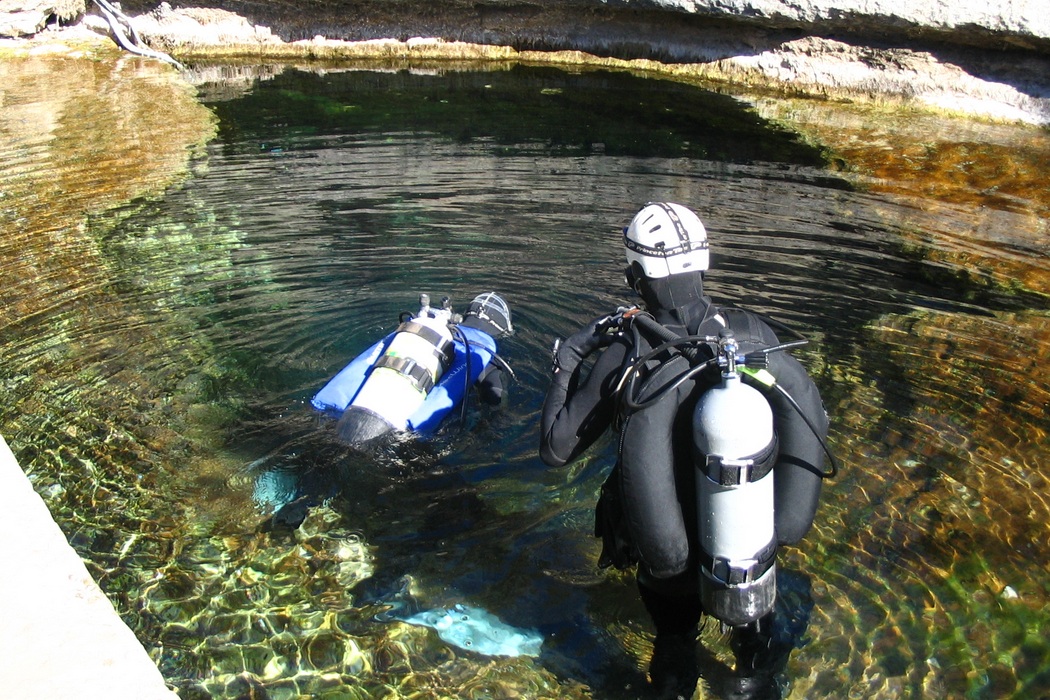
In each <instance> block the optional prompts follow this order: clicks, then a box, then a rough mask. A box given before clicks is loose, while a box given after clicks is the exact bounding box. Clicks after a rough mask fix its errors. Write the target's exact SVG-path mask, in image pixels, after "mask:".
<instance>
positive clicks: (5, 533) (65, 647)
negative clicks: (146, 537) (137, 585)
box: [0, 436, 178, 700]
mask: <svg viewBox="0 0 1050 700" xmlns="http://www.w3.org/2000/svg"><path fill="white" fill-rule="evenodd" d="M0 562H3V573H2V574H0V605H2V606H3V614H2V615H0V619H2V620H3V622H2V625H0V696H3V697H5V698H18V699H19V700H36V699H37V698H39V699H40V700H65V699H66V698H76V699H77V700H88V699H90V700H94V699H95V698H99V699H102V698H105V700H154V699H156V700H177V698H178V696H177V695H176V694H175V693H174V692H173V691H172V690H171V689H169V688H168V686H167V685H166V684H165V682H164V678H163V677H162V676H161V674H160V671H159V670H158V669H157V666H156V664H155V663H154V662H153V660H152V659H151V658H150V657H149V655H148V654H147V653H146V650H145V649H144V648H143V647H142V645H141V644H140V643H139V641H138V639H137V638H136V637H135V634H134V633H133V632H132V631H131V629H130V628H129V627H128V626H127V625H125V624H124V621H123V620H121V619H120V616H119V615H118V614H117V612H116V610H115V609H114V608H113V605H112V604H111V603H110V602H109V600H108V599H107V598H106V596H105V594H104V593H103V592H102V590H101V589H100V588H99V587H98V584H97V583H96V582H95V581H94V580H93V579H92V578H91V575H90V574H89V573H88V571H87V568H86V567H85V566H84V562H83V561H81V559H80V557H79V556H78V555H77V553H76V552H75V551H74V550H73V548H72V547H70V546H69V543H68V541H67V540H66V537H65V535H64V534H63V533H62V530H61V529H60V528H59V527H58V525H57V524H56V523H55V521H54V520H53V519H52V517H51V513H50V511H48V509H47V506H46V504H45V503H44V501H43V499H41V498H40V496H39V495H38V494H37V493H36V491H34V490H33V486H32V484H31V483H30V482H29V479H28V478H27V477H26V475H25V473H24V472H23V471H22V469H21V467H19V466H18V463H17V461H16V460H15V456H14V455H13V454H12V453H11V449H10V447H8V445H7V442H6V441H5V440H4V439H3V437H2V436H0Z"/></svg>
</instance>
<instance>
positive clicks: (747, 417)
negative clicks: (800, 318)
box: [693, 331, 777, 627]
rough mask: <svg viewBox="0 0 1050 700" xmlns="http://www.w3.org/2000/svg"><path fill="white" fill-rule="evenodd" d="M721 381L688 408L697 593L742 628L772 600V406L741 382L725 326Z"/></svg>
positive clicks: (722, 616) (733, 346) (710, 609)
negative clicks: (693, 472) (697, 553)
mask: <svg viewBox="0 0 1050 700" xmlns="http://www.w3.org/2000/svg"><path fill="white" fill-rule="evenodd" d="M719 352H720V363H721V364H722V370H723V371H722V381H721V384H720V385H718V386H715V387H713V388H711V389H710V390H708V391H707V392H705V393H704V394H703V395H702V396H701V397H700V399H699V401H698V402H697V405H696V408H695V410H694V412H693V444H694V457H695V465H696V469H697V474H696V499H697V520H698V522H697V526H698V529H699V542H700V547H701V562H700V598H701V602H702V604H703V607H704V610H705V611H706V612H707V613H709V614H710V615H713V616H714V617H716V618H717V619H719V620H721V621H722V622H723V623H725V624H727V625H731V626H734V627H736V626H742V625H746V624H749V623H752V622H754V621H756V620H758V619H759V618H761V617H762V616H764V615H765V614H766V613H768V612H769V611H771V610H772V609H773V604H774V602H775V601H776V550H777V542H776V531H775V525H774V519H773V473H772V467H773V463H774V462H775V461H776V452H777V443H776V434H775V432H774V429H773V411H772V409H771V408H770V406H769V402H768V401H767V400H766V398H765V397H764V396H763V395H762V393H761V392H760V391H758V390H757V389H755V388H754V387H751V386H748V385H747V384H744V383H743V382H742V381H741V377H740V372H739V371H738V369H737V366H736V363H737V362H738V361H740V360H743V359H744V358H743V357H739V356H738V355H737V345H736V342H735V340H734V339H733V336H732V332H731V331H725V332H723V334H722V336H720V338H719Z"/></svg>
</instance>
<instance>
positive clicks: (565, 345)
mask: <svg viewBox="0 0 1050 700" xmlns="http://www.w3.org/2000/svg"><path fill="white" fill-rule="evenodd" d="M615 325H616V322H615V319H614V317H613V316H608V315H606V316H600V317H599V318H596V319H594V320H593V321H591V322H590V323H588V324H587V325H586V326H584V327H583V328H581V329H580V330H578V331H576V332H575V333H573V334H572V335H570V336H569V337H568V338H566V339H565V340H561V339H560V338H559V339H557V340H555V341H554V347H553V348H552V349H551V355H552V356H553V360H554V367H553V370H554V372H558V371H559V370H566V371H570V372H571V371H572V370H574V369H576V367H577V366H578V365H579V364H580V363H581V362H583V359H584V358H585V357H587V356H588V355H590V354H591V353H592V352H594V351H595V350H597V349H598V348H601V347H604V346H606V345H609V344H610V343H611V342H612V341H613V338H614V336H613V334H611V333H607V332H606V331H608V330H609V329H610V328H613V327H614V326H615Z"/></svg>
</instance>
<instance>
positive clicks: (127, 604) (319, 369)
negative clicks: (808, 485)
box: [0, 68, 1050, 699]
mask: <svg viewBox="0 0 1050 700" xmlns="http://www.w3.org/2000/svg"><path fill="white" fill-rule="evenodd" d="M201 90H202V95H203V98H204V99H205V101H206V103H207V104H208V105H209V106H210V108H211V109H213V110H214V111H215V113H216V115H217V116H218V118H219V136H218V138H217V139H216V140H215V141H214V142H213V143H212V144H211V145H210V147H209V148H208V153H207V156H206V158H204V159H202V160H201V161H200V162H198V163H197V164H196V166H195V171H194V175H193V177H191V178H190V179H189V180H187V181H186V182H185V183H183V184H181V185H180V186H177V187H173V188H172V189H170V190H169V191H168V192H167V193H166V194H165V196H164V197H163V198H160V199H157V200H151V201H136V202H133V203H132V204H129V205H127V206H125V207H122V208H119V209H117V210H114V211H111V212H108V213H106V214H104V215H99V216H96V217H93V218H92V219H91V220H90V222H89V230H88V231H87V234H88V235H89V236H90V237H91V238H92V239H93V240H94V241H95V242H96V244H97V250H98V255H99V258H98V260H97V261H95V262H93V263H92V264H95V265H98V266H99V268H100V269H102V270H103V273H102V277H103V281H102V282H100V283H98V284H94V283H93V284H91V285H78V284H77V282H76V278H74V281H73V282H71V283H70V286H69V288H68V290H67V292H68V298H67V299H63V300H62V301H61V302H60V303H56V304H55V305H54V306H53V307H51V308H46V309H43V310H41V311H40V312H39V313H37V314H35V315H32V316H29V317H27V318H26V319H24V320H23V321H21V322H19V323H18V324H16V325H15V326H14V327H9V328H8V329H6V330H5V334H4V338H3V341H2V346H3V360H2V361H0V377H2V378H3V380H4V382H5V386H6V392H7V393H8V394H9V395H10V396H12V397H13V400H12V401H10V402H9V403H8V405H7V406H6V410H5V411H3V412H2V413H0V432H2V433H3V434H4V436H5V437H6V438H7V439H8V441H9V442H10V443H11V444H12V447H13V448H14V450H15V453H16V455H17V456H18V458H19V461H20V462H21V464H22V465H23V467H24V468H25V469H26V470H27V472H29V473H30V474H31V478H32V479H33V480H34V483H35V486H36V488H37V489H38V491H40V492H41V493H42V494H43V495H44V496H45V498H46V499H47V500H48V504H49V506H50V507H51V508H52V511H53V512H54V513H55V515H56V519H58V520H59V522H60V523H62V524H63V527H64V529H65V530H66V532H67V534H69V535H70V538H71V541H72V542H73V544H74V546H75V547H77V549H78V551H79V552H80V553H81V554H82V555H83V556H84V557H85V558H86V559H88V560H89V562H90V564H89V566H90V567H91V568H92V573H93V574H95V575H96V577H98V578H99V580H100V582H101V583H102V585H103V588H104V589H105V590H106V591H107V593H109V595H110V596H111V597H112V598H113V599H114V600H115V601H116V602H117V604H118V607H119V609H120V610H121V612H122V614H123V615H124V617H125V619H126V620H128V622H129V624H131V625H132V627H133V628H134V629H135V630H136V632H137V633H138V634H139V636H140V639H142V640H143V641H144V643H146V645H147V648H149V649H150V651H151V653H152V654H153V656H154V658H155V659H156V660H157V661H158V664H159V666H160V668H161V669H162V671H163V672H164V675H165V677H166V678H167V679H168V681H169V682H170V683H172V684H173V685H175V686H176V687H177V688H178V689H179V692H180V694H181V696H182V697H183V698H184V699H186V698H198V697H217V698H234V697H247V696H248V695H247V693H248V692H249V691H248V689H249V688H251V687H255V688H256V691H255V692H257V693H259V692H261V690H260V689H265V692H266V693H267V697H271V698H292V697H304V696H309V697H319V698H336V697H339V698H344V697H346V698H351V697H353V698H356V697H362V698H363V697H478V698H481V697H486V698H487V697H511V696H516V697H588V696H591V697H596V698H605V697H608V698H622V697H639V696H644V686H645V680H644V672H645V667H646V664H647V663H648V656H649V653H650V649H651V647H650V643H651V640H650V634H651V629H650V627H649V622H648V619H647V617H646V615H645V613H644V611H643V609H642V607H641V604H640V602H639V601H638V600H637V595H636V592H635V590H634V586H633V582H632V580H631V578H630V576H626V575H620V574H616V573H615V572H609V571H598V570H597V569H596V568H595V561H596V559H597V554H598V543H597V541H596V540H594V539H593V538H592V537H591V536H590V533H591V527H592V511H593V505H594V500H595V497H596V492H597V489H598V487H599V486H600V484H601V482H602V480H603V479H604V476H605V474H606V473H607V471H608V468H609V467H610V466H611V455H612V454H613V450H612V445H611V444H608V443H607V444H604V445H602V446H600V448H599V449H596V450H595V451H594V453H593V454H591V455H588V456H587V457H585V458H584V459H582V460H580V462H578V463H577V464H575V465H572V466H571V467H569V468H566V469H563V470H553V469H549V468H546V467H545V466H544V465H543V464H542V463H541V462H540V460H539V458H538V455H537V452H536V450H537V446H538V433H537V422H538V414H539V410H540V407H541V404H542V401H543V395H544V392H545V389H546V386H547V377H548V372H549V347H550V344H551V341H552V340H553V338H554V337H556V336H559V335H561V336H564V335H568V334H569V333H571V332H572V331H573V330H575V329H576V328H577V327H579V326H580V325H581V324H583V323H585V322H586V321H588V320H590V319H591V318H593V317H594V316H597V315H600V314H603V313H606V312H608V311H611V310H613V309H615V308H616V307H617V306H618V305H622V304H625V303H628V302H632V301H633V299H632V297H631V296H630V294H629V290H628V289H627V288H626V286H625V285H624V284H623V277H622V268H623V262H622V260H623V254H622V250H621V248H620V245H619V232H620V229H621V227H622V226H624V225H625V224H626V223H627V222H628V221H629V220H630V218H631V216H632V215H633V213H634V212H635V211H636V210H637V209H638V208H639V207H640V206H641V205H642V204H644V203H645V202H647V201H650V200H670V201H677V202H680V203H683V204H686V205H688V206H690V207H691V208H693V209H694V210H695V211H696V212H697V213H698V214H699V215H700V217H701V218H702V219H703V220H704V221H705V223H706V224H707V227H708V230H709V236H710V239H711V247H712V270H711V272H710V273H709V276H708V282H707V285H708V291H709V293H710V294H711V295H712V296H713V297H714V298H715V299H716V300H717V301H722V302H729V303H733V304H738V305H741V306H745V307H748V308H751V309H754V310H757V311H761V312H763V313H767V314H769V315H771V316H773V317H775V318H777V319H779V320H781V321H784V322H786V323H789V324H791V325H792V326H794V327H795V328H796V329H798V330H799V331H801V332H803V333H804V334H806V335H807V336H808V337H809V338H810V339H811V341H812V342H811V344H810V345H809V346H808V347H807V348H805V349H803V350H801V351H798V352H796V356H798V357H799V358H800V359H801V360H802V361H803V362H804V364H806V366H807V367H808V368H809V369H810V371H811V373H812V374H813V375H814V377H815V379H816V380H817V382H818V384H819V386H820V388H821V392H822V394H823V396H824V399H825V403H826V405H827V408H828V410H829V414H830V415H831V419H832V436H831V443H832V447H833V449H834V450H835V452H836V454H837V456H838V458H839V460H840V461H841V464H842V472H841V474H840V476H839V477H838V478H837V479H836V480H834V481H830V482H828V483H827V484H826V485H825V492H824V497H823V502H822V505H821V509H820V511H819V512H818V515H817V521H816V524H815V526H814V528H813V530H812V531H811V533H810V535H809V536H808V537H807V538H806V540H804V541H803V542H802V543H801V544H800V546H798V547H796V548H790V549H785V550H783V551H782V552H781V554H780V559H779V563H780V567H781V571H782V582H781V603H780V607H779V608H778V611H779V613H780V626H779V627H778V631H779V632H778V633H779V634H781V635H782V637H783V638H784V639H785V640H786V644H787V645H788V646H790V647H791V655H790V658H787V659H784V658H780V659H778V660H775V662H771V663H770V665H769V667H767V668H764V669H760V670H759V672H758V673H757V674H756V675H757V677H758V678H759V680H758V681H756V683H755V684H754V685H755V686H756V687H757V688H758V690H755V691H754V692H752V693H751V696H752V697H769V696H770V695H771V693H773V692H774V691H773V689H774V688H775V689H777V691H776V692H780V693H783V694H784V695H787V696H790V697H807V698H814V697H834V698H838V697H845V696H848V697H858V698H861V697H887V698H889V697H894V698H896V697H934V696H936V697H967V698H970V697H972V698H984V697H1040V696H1041V695H1042V694H1045V693H1047V692H1050V643H1048V642H1047V637H1046V634H1045V630H1046V626H1047V623H1048V621H1050V612H1048V610H1050V606H1048V592H1050V589H1048V585H1047V573H1048V572H1047V563H1046V562H1047V561H1048V559H1050V537H1048V535H1050V525H1048V522H1050V503H1048V502H1047V498H1046V495H1045V492H1046V457H1047V454H1048V452H1047V429H1048V427H1050V419H1047V417H1046V412H1045V409H1046V405H1047V403H1046V402H1047V388H1046V385H1047V382H1046V371H1045V367H1044V366H1043V358H1045V357H1046V356H1047V351H1048V349H1050V332H1048V330H1047V329H1048V324H1047V302H1046V299H1045V298H1044V297H1041V296H1039V295H1038V294H1035V293H1033V292H1029V291H1026V290H1024V289H1006V288H1003V287H1001V286H997V285H994V284H989V283H987V281H986V280H983V279H975V278H974V276H973V275H969V274H964V273H963V272H962V271H961V270H959V269H957V268H953V267H952V265H951V264H950V263H945V262H943V261H942V260H941V259H940V258H933V257H931V256H928V255H925V254H923V253H922V251H920V250H917V249H916V246H915V244H914V242H913V241H914V240H915V237H916V235H915V234H916V230H918V231H919V233H922V232H923V231H924V230H925V229H924V227H932V226H936V227H943V228H944V229H951V228H952V226H953V225H954V224H955V223H959V222H962V223H966V222H967V219H968V217H969V218H972V217H973V216H974V214H973V212H972V211H969V210H967V209H966V208H964V207H959V208H958V209H956V210H954V214H951V215H954V216H957V217H959V222H953V221H952V219H951V215H947V216H945V215H942V216H939V217H938V218H937V220H936V222H935V223H933V222H932V221H931V218H930V217H928V216H926V215H925V214H924V213H923V210H922V208H921V207H916V208H915V209H914V210H913V209H912V207H913V206H914V204H910V203H902V202H901V201H899V200H895V199H893V198H890V197H888V196H885V195H880V194H878V193H877V192H872V191H867V190H866V189H865V188H863V187H857V186H856V182H855V181H853V180H847V179H846V178H845V177H844V176H841V175H839V174H837V173H836V172H834V171H833V170H831V169H829V167H828V164H829V162H828V161H829V155H828V154H826V153H824V152H822V151H820V150H817V149H815V148H814V147H812V146H810V145H807V144H806V143H805V142H803V141H802V140H800V139H799V138H797V137H796V136H795V135H793V134H790V133H788V132H785V131H783V130H780V129H778V128H776V127H775V126H773V125H772V124H770V123H768V122H765V121H763V120H762V119H761V118H760V117H758V116H757V114H756V113H755V112H753V111H751V110H749V109H747V106H746V105H745V104H744V103H742V102H740V101H737V100H735V99H733V98H731V97H728V96H725V95H719V94H716V93H713V92H708V91H705V90H701V89H698V88H695V87H689V86H684V85H680V84H675V83H670V82H663V81H659V80H645V79H642V78H638V77H632V76H628V75H624V74H614V73H607V72H583V73H579V74H574V73H567V72H563V71H560V70H553V69H535V68H532V69H527V68H515V69H512V70H504V71H489V72H466V71H458V72H457V71H450V72H442V71H407V70H401V71H378V70H357V71H346V72H338V71H333V72H330V73H327V74H324V75H321V74H316V73H305V72H298V71H294V70H289V71H287V72H284V73H282V74H280V75H277V76H276V77H273V78H271V79H269V80H265V81H260V82H258V83H257V84H255V85H254V86H253V88H252V89H251V90H249V91H246V92H244V94H234V93H233V92H231V91H230V90H229V89H224V88H221V86H207V85H205V86H202V88H201ZM1002 225H1003V226H1004V228H1008V227H1009V221H1006V222H1004V223H1003V224H1002ZM25 245H26V246H28V247H29V248H30V255H29V257H30V258H32V255H33V254H35V255H37V256H40V257H43V255H44V254H43V252H41V251H35V253H34V252H33V251H32V250H31V246H32V245H33V244H32V243H31V242H29V243H26V244H25ZM1012 252H1013V254H1014V255H1015V256H1016V257H1018V258H1020V264H1022V265H1027V266H1028V267H1030V268H1032V269H1034V270H1037V271H1040V272H1039V274H1042V273H1043V272H1045V271H1046V270H1045V268H1046V261H1045V255H1044V254H1043V253H1042V251H1038V250H1015V251H1012ZM26 258H27V255H26V253H24V252H19V251H16V250H15V249H14V248H13V247H9V248H8V249H7V250H4V251H3V258H2V264H3V266H4V268H5V274H7V273H8V272H10V273H11V274H15V273H17V274H25V272H24V270H23V268H20V267H19V266H20V265H24V261H25V260H26ZM19 261H22V262H19ZM39 274H41V275H46V274H50V273H48V272H47V271H39ZM487 290H496V291H498V292H500V293H501V294H502V295H503V296H504V297H505V298H506V299H507V300H508V301H509V302H510V305H511V308H512V310H513V313H514V325H515V326H516V328H517V333H516V334H515V335H514V336H513V337H511V338H509V339H506V340H504V341H502V342H501V345H500V354H501V356H503V357H504V358H505V359H506V360H507V361H508V362H509V363H510V364H511V366H512V367H513V368H514V371H515V373H516V376H517V380H516V382H515V383H514V385H513V386H512V389H511V392H510V396H509V399H508V400H507V402H506V404H505V405H504V406H503V407H502V408H501V409H500V410H484V409H482V408H481V407H479V406H478V405H476V403H475V404H471V405H470V406H469V410H468V412H467V414H466V416H465V418H464V420H463V421H459V420H454V421H450V422H449V424H447V425H446V426H445V428H444V429H443V430H442V431H441V432H440V433H439V434H438V435H437V436H435V437H434V438H432V439H429V440H424V441H408V442H406V443H404V444H396V445H390V446H387V447H386V448H384V449H383V450H381V451H380V452H379V453H378V454H362V453H359V452H356V451H353V450H349V449H346V448H344V447H342V446H341V445H339V444H338V443H337V442H336V441H335V440H334V438H333V432H332V426H331V423H330V422H325V421H319V420H318V417H317V416H316V415H315V414H314V412H313V411H312V410H311V408H310V406H309V399H310V397H311V396H312V395H313V393H314V392H316V391H317V389H318V388H320V387H321V386H322V385H323V384H324V382H325V381H327V379H328V378H329V377H331V376H332V375H333V374H334V373H335V372H337V371H338V370H339V369H340V368H341V367H342V366H343V365H344V364H345V363H346V362H347V361H348V360H350V359H351V358H352V357H353V356H355V355H356V354H357V353H358V352H360V351H361V350H363V349H364V348H365V347H366V346H367V345H369V344H370V343H371V342H373V341H374V340H375V339H377V338H378V337H380V336H381V335H383V334H385V333H387V332H389V331H390V330H392V329H393V327H394V326H395V325H396V323H397V317H398V314H399V312H401V311H408V310H413V309H414V306H415V303H416V298H417V296H418V294H419V293H420V292H427V293H429V294H430V295H431V297H433V298H435V299H436V298H440V297H441V296H442V295H446V294H447V295H449V296H451V297H452V300H453V303H454V304H455V305H457V307H459V308H462V307H463V306H464V305H465V304H466V303H467V302H468V301H469V299H470V298H471V297H473V296H474V295H475V294H476V293H479V292H482V291H487ZM60 407H61V410H60ZM274 475H277V476H279V477H281V478H284V479H288V480H298V481H300V482H301V483H303V484H306V485H307V488H313V489H316V490H318V491H323V492H324V494H325V495H326V496H329V498H328V500H327V501H326V503H325V505H324V506H320V507H317V508H315V509H313V510H312V511H311V513H310V515H309V517H308V518H307V521H306V523H305V524H304V525H303V526H302V527H301V528H299V529H298V530H296V531H292V530H290V529H288V528H282V527H280V526H279V525H278V526H274V524H273V523H272V522H271V520H270V517H269V516H270V515H271V512H272V509H271V508H269V507H268V506H267V505H266V504H265V503H261V502H260V500H259V498H258V497H257V496H258V493H259V483H260V480H262V481H263V482H266V480H267V479H271V478H273V476H274ZM278 481H280V479H278ZM253 496H254V497H253ZM405 600H408V604H410V605H417V606H419V607H420V608H430V607H438V606H442V605H452V604H455V603H468V604H470V605H474V606H478V607H481V608H484V609H486V610H488V611H489V612H491V613H493V614H495V615H497V616H499V617H500V618H501V619H502V620H504V621H505V622H508V623H510V624H512V625H516V626H519V627H526V628H534V629H536V630H538V631H539V632H541V633H542V634H543V636H544V646H543V653H542V655H541V656H540V657H538V658H536V659H530V658H527V657H520V658H516V659H512V660H507V659H500V658H493V657H487V656H484V655H480V654H475V653H472V652H467V651H463V650H461V649H459V648H456V647H454V646H452V645H449V644H446V643H445V642H443V641H441V640H440V639H438V637H437V635H436V634H434V633H433V632H432V631H428V630H426V629H423V628H419V627H411V626H406V625H401V624H398V623H394V622H390V621H386V620H383V619H378V620H377V619H376V614H377V613H381V612H382V611H383V610H384V609H385V604H389V603H391V602H393V601H399V602H401V601H405ZM702 642H703V645H704V648H705V650H706V651H705V652H704V654H703V657H702V668H703V672H702V675H703V679H702V685H703V686H704V688H705V689H706V690H707V692H708V695H707V696H706V697H738V695H733V692H735V691H733V687H734V682H735V681H734V674H733V673H732V672H731V671H730V670H729V668H728V666H727V664H730V665H731V664H732V653H731V652H730V650H729V648H728V643H727V640H726V637H725V636H724V635H723V634H722V633H721V632H720V631H719V630H718V629H717V626H715V625H708V627H707V628H705V630H704V633H703V637H702ZM256 696H257V697H258V696H261V695H256ZM744 696H745V697H746V696H748V695H747V693H745V694H744Z"/></svg>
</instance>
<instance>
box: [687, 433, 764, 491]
mask: <svg viewBox="0 0 1050 700" xmlns="http://www.w3.org/2000/svg"><path fill="white" fill-rule="evenodd" d="M777 445H778V440H777V436H776V434H774V435H773V440H772V441H771V442H770V443H769V445H768V446H767V447H766V448H765V449H764V450H762V451H761V452H759V453H757V454H754V455H751V456H750V457H746V458H744V459H725V458H724V457H722V456H721V455H707V461H706V463H705V464H703V465H702V466H701V469H703V472H704V473H705V474H706V475H707V478H708V479H710V480H711V481H713V482H715V483H716V484H718V485H720V486H742V485H743V484H747V483H750V482H754V481H758V480H759V479H761V478H762V477H764V476H765V475H766V474H768V473H769V472H770V471H772V469H773V465H774V464H776V461H777V452H778V450H777Z"/></svg>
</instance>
